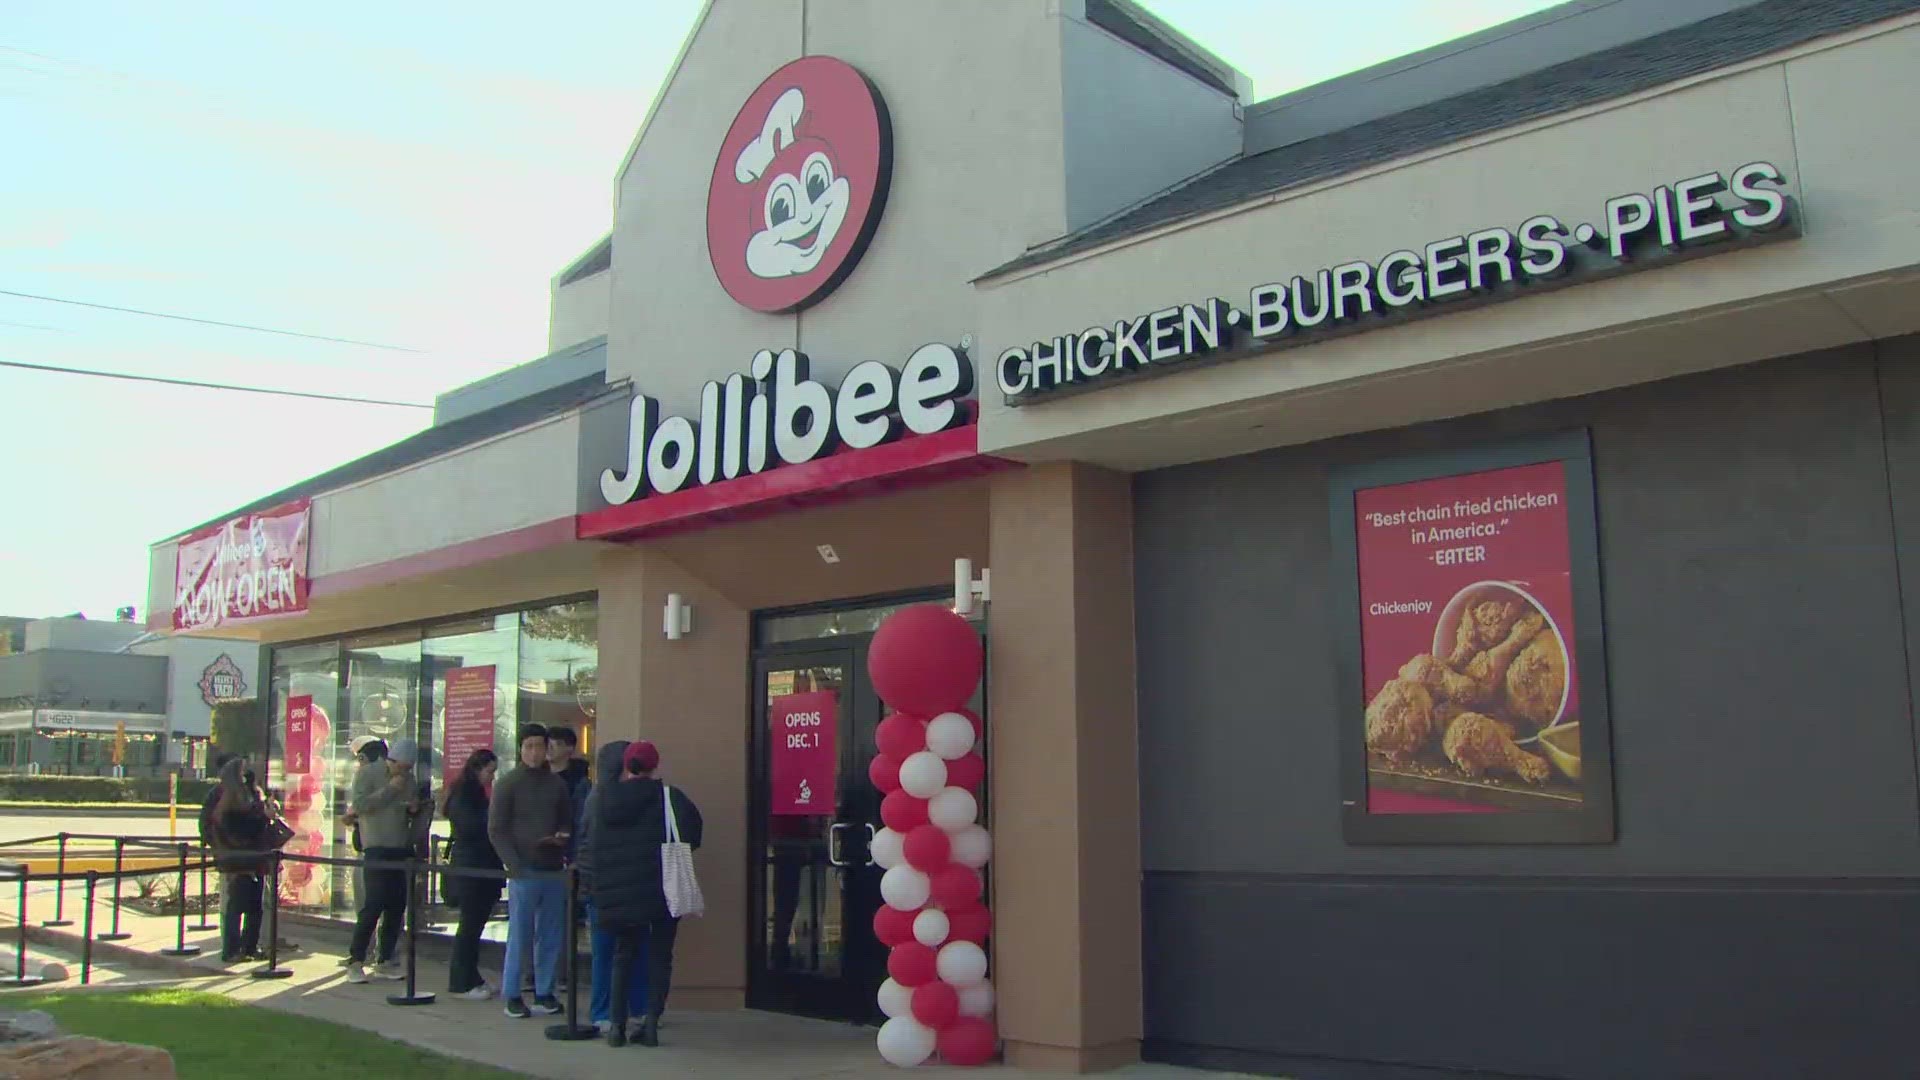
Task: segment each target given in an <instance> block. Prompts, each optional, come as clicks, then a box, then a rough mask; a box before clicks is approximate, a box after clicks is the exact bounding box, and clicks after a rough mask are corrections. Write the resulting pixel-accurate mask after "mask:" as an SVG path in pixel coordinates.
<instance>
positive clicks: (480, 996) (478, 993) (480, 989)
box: [454, 983, 493, 1001]
mask: <svg viewBox="0 0 1920 1080" xmlns="http://www.w3.org/2000/svg"><path fill="white" fill-rule="evenodd" d="M454 997H457V998H460V999H461V1000H463V1001H492V1000H493V987H491V986H488V985H487V984H486V983H481V984H480V985H479V986H476V987H474V988H473V989H471V990H469V991H467V992H466V993H464V994H455V995H454Z"/></svg>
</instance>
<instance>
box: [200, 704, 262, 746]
mask: <svg viewBox="0 0 1920 1080" xmlns="http://www.w3.org/2000/svg"><path fill="white" fill-rule="evenodd" d="M265 715H266V714H265V713H263V712H262V711H261V709H260V701H259V699H258V698H234V699H232V700H229V701H222V702H220V703H219V704H218V705H215V706H214V707H213V745H214V746H215V748H217V749H218V750H220V752H221V753H225V754H237V755H239V756H240V757H243V758H246V759H247V760H248V761H252V760H254V759H255V757H257V756H258V755H259V753H260V749H261V743H262V737H263V736H264V735H265V734H266V730H265V725H264V724H262V723H261V720H262V718H263V717H264V716H265Z"/></svg>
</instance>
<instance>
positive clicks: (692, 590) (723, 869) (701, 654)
mask: <svg viewBox="0 0 1920 1080" xmlns="http://www.w3.org/2000/svg"><path fill="white" fill-rule="evenodd" d="M599 577H600V670H599V673H598V680H599V693H600V712H599V715H598V717H597V718H596V719H597V729H598V741H600V742H601V743H605V742H608V741H610V740H613V739H635V738H646V739H651V740H653V742H654V743H655V744H656V745H658V746H659V748H660V777H661V778H662V779H663V780H665V781H666V782H667V783H669V784H672V785H674V786H676V787H680V788H682V789H684V790H685V791H686V793H687V794H688V795H689V796H691V797H692V798H693V800H694V802H695V803H697V804H698V805H699V807H700V815H701V818H702V819H703V821H704V824H705V836H704V838H703V842H702V845H701V848H700V852H699V854H697V855H696V856H695V857H694V858H695V866H696V868H697V869H698V871H699V874H700V888H701V891H702V893H704V894H705V896H706V901H707V913H706V916H705V917H704V918H699V919H688V920H686V921H684V922H682V923H681V924H680V936H679V940H678V942H677V943H676V948H675V949H674V973H673V1003H674V1005H675V1007H685V1008H691V1009H701V1008H740V1007H741V1006H743V1005H744V1004H745V1002H746V987H747V952H746V935H745V934H743V933H742V932H741V930H742V927H744V926H746V924H747V895H748V894H747V848H746V845H747V742H746V735H747V716H748V715H749V714H748V702H747V658H748V655H749V642H748V635H749V634H750V633H751V623H752V620H751V619H750V618H749V615H748V612H746V611H745V610H743V609H742V608H740V607H739V606H737V605H735V604H732V603H730V602H728V601H727V600H726V599H725V598H723V597H722V596H721V595H720V594H719V593H718V592H715V591H714V590H713V589H712V588H710V587H709V586H708V585H707V584H706V583H705V582H703V581H701V580H699V579H698V578H695V577H694V576H693V575H691V574H689V573H688V572H687V571H686V570H684V569H683V568H682V567H680V566H679V565H678V564H676V563H675V562H673V561H672V560H670V559H668V558H667V557H666V556H664V555H661V554H659V553H657V552H653V551H649V550H648V549H647V548H646V547H643V546H635V547H609V548H608V549H607V550H606V551H605V552H604V553H603V554H602V555H601V557H600V574H599ZM668 593H679V594H680V597H681V599H682V600H683V601H684V602H686V603H689V604H691V605H693V632H692V633H691V634H689V635H687V636H685V637H682V638H681V639H680V640H679V641H668V640H667V638H666V635H665V633H664V632H663V629H662V617H663V613H664V611H665V607H666V603H667V594H668Z"/></svg>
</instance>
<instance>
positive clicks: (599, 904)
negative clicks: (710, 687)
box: [587, 740, 701, 1046]
mask: <svg viewBox="0 0 1920 1080" xmlns="http://www.w3.org/2000/svg"><path fill="white" fill-rule="evenodd" d="M622 762H623V764H624V766H625V768H624V770H623V772H622V774H621V777H620V779H619V780H617V781H616V780H611V779H603V780H602V781H601V784H600V794H599V796H598V797H597V798H595V799H594V806H593V816H592V819H591V824H590V825H589V828H588V833H587V836H588V843H589V845H590V846H591V851H590V853H589V855H588V859H589V861H590V863H591V865H592V866H593V906H594V911H595V912H596V913H597V917H598V918H599V919H600V920H601V925H603V926H605V927H606V928H607V930H608V931H609V932H611V933H612V934H613V936H614V950H613V985H612V987H611V988H610V996H611V1001H610V1002H609V1009H610V1012H611V1016H610V1017H609V1019H608V1024H607V1045H609V1046H625V1045H626V1044H627V1019H628V1017H629V1015H630V1014H629V1013H628V1010H627V982H628V973H629V972H630V971H631V970H632V963H633V961H634V959H635V958H636V957H638V956H639V954H640V951H641V949H642V948H643V947H644V948H645V950H646V953H647V1011H646V1016H645V1017H644V1019H642V1020H641V1023H640V1030H639V1031H638V1032H637V1033H636V1034H635V1036H634V1038H635V1039H636V1041H638V1042H639V1043H640V1045H642V1046H658V1045H660V1014H661V1013H662V1012H664V1011H665V1010H666V1005H667V991H668V990H669V989H670V988H671V986H672V983H673V943H674V938H675V936H676V935H677V934H678V933H679V930H680V920H679V919H677V918H675V917H674V916H673V915H672V913H671V912H670V911H668V909H667V894H666V888H665V885H664V883H663V878H664V875H663V873H662V871H661V866H660V845H661V844H663V843H665V842H666V839H667V814H668V813H669V810H668V807H669V804H670V805H671V807H672V809H671V813H672V814H673V816H674V820H675V823H676V825H677V827H678V829H679V832H680V839H681V840H682V841H683V842H685V843H687V844H689V845H691V846H693V847H695V848H698V847H699V846H700V832H701V825H700V808H699V807H697V806H695V805H694V803H693V800H692V799H689V798H687V796H686V794H685V793H684V792H682V791H680V790H678V789H669V788H668V787H667V786H666V785H665V784H662V783H661V782H660V781H659V780H656V779H654V775H653V774H654V770H656V769H658V768H659V767H660V751H659V750H658V749H656V748H655V747H654V745H653V744H652V743H650V742H647V741H645V740H642V741H640V742H636V743H633V744H631V745H629V746H628V747H627V750H626V753H625V754H624V755H622Z"/></svg>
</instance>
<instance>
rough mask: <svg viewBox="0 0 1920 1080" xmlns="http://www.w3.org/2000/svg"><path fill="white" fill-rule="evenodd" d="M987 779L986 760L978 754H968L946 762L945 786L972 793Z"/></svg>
mask: <svg viewBox="0 0 1920 1080" xmlns="http://www.w3.org/2000/svg"><path fill="white" fill-rule="evenodd" d="M986 778H987V762H986V759H985V758H983V757H981V756H980V755H979V754H968V755H967V756H966V757H963V758H955V759H954V760H952V761H949V762H947V786H948V787H957V788H965V789H966V790H968V791H973V790H975V789H976V788H978V787H979V786H980V782H981V781H982V780H985V779H986Z"/></svg>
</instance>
